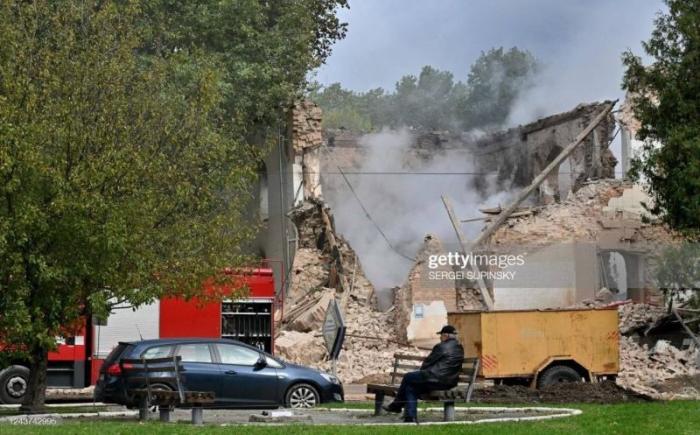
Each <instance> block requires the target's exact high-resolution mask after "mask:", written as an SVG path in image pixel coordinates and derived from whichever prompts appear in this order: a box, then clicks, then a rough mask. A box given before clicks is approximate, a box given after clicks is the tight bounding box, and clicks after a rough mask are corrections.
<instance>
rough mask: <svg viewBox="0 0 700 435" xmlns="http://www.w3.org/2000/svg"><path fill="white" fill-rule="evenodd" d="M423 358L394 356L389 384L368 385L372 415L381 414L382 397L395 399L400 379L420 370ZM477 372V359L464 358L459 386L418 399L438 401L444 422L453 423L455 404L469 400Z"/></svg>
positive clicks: (404, 355)
mask: <svg viewBox="0 0 700 435" xmlns="http://www.w3.org/2000/svg"><path fill="white" fill-rule="evenodd" d="M424 359H425V357H423V356H419V355H407V354H401V353H397V354H394V369H393V371H392V373H391V384H368V385H367V393H369V394H374V415H379V414H381V412H382V405H383V404H384V397H385V396H391V397H396V393H397V392H398V390H399V384H400V383H401V378H403V376H404V375H405V374H406V373H408V372H412V371H416V370H420V365H421V364H422V362H423V360H424ZM478 372H479V358H465V359H464V361H463V362H462V370H461V371H460V373H459V384H457V386H456V387H454V388H451V389H449V390H436V391H432V392H430V393H428V394H424V395H422V396H421V397H420V399H421V400H432V401H440V402H442V404H443V409H444V420H445V421H454V419H455V402H456V401H464V402H465V403H466V402H469V401H470V400H471V396H472V391H474V384H475V383H476V375H477V373H478Z"/></svg>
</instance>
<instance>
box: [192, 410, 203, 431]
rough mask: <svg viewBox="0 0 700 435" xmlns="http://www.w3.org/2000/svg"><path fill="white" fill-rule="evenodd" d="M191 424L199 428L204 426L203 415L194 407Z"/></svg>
mask: <svg viewBox="0 0 700 435" xmlns="http://www.w3.org/2000/svg"><path fill="white" fill-rule="evenodd" d="M192 424H193V425H195V426H201V425H203V424H204V413H203V412H202V408H200V407H199V406H195V407H193V408H192Z"/></svg>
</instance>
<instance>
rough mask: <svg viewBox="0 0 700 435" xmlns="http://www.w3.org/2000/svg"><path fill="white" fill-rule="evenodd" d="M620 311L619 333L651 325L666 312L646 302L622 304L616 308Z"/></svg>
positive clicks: (626, 332)
mask: <svg viewBox="0 0 700 435" xmlns="http://www.w3.org/2000/svg"><path fill="white" fill-rule="evenodd" d="M618 312H619V313H620V333H621V334H625V335H626V334H629V333H631V332H633V331H635V330H636V329H638V328H640V327H642V326H645V325H651V324H653V323H654V322H656V321H657V320H658V319H659V318H660V317H662V316H664V315H665V314H666V310H664V309H663V308H661V307H657V306H654V305H648V304H624V305H620V307H619V308H618Z"/></svg>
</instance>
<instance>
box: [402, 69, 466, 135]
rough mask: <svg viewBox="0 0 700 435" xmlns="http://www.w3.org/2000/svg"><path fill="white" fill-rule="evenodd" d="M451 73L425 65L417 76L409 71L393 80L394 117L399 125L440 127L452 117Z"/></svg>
mask: <svg viewBox="0 0 700 435" xmlns="http://www.w3.org/2000/svg"><path fill="white" fill-rule="evenodd" d="M453 87H454V80H453V76H452V73H451V72H449V71H440V70H437V69H435V68H433V67H431V66H424V67H423V69H422V70H421V72H420V75H419V76H418V77H417V78H416V77H414V76H411V75H408V76H404V77H402V78H401V79H400V80H399V81H398V82H397V83H396V92H395V94H394V95H393V109H394V119H395V122H396V124H398V125H407V126H412V127H422V128H425V129H430V130H442V129H447V128H449V127H450V124H451V120H452V119H453V116H454V115H453V113H452V112H453V111H452V107H450V105H449V103H450V101H451V100H450V95H451V93H452V89H453Z"/></svg>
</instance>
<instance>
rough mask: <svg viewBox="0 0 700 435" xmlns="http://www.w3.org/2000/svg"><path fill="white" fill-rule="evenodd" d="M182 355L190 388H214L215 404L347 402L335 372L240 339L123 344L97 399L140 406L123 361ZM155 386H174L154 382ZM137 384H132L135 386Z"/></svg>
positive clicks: (106, 368) (103, 374) (106, 369)
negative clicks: (298, 362) (132, 393)
mask: <svg viewBox="0 0 700 435" xmlns="http://www.w3.org/2000/svg"><path fill="white" fill-rule="evenodd" d="M173 355H179V356H180V357H181V358H182V366H183V368H184V370H185V371H184V373H183V375H184V377H185V385H184V388H185V389H186V390H189V391H213V392H214V394H215V396H216V402H215V404H214V406H219V407H226V408H230V407H234V408H277V407H279V406H283V407H287V408H310V407H313V406H316V405H318V404H319V403H327V402H342V401H343V400H344V393H343V386H342V384H341V383H340V381H339V380H338V378H336V377H335V376H332V375H330V374H327V373H323V372H321V371H318V370H314V369H311V368H308V367H303V366H299V365H295V364H290V363H287V362H284V361H281V360H279V359H277V358H275V357H273V356H272V355H270V354H268V353H266V352H262V351H260V350H259V349H258V348H255V347H253V346H249V345H247V344H244V343H241V342H239V341H236V340H229V339H161V340H144V341H137V342H130V343H119V345H118V346H117V347H115V348H114V350H112V352H111V353H110V354H109V356H108V357H107V359H106V360H105V362H104V364H103V366H102V368H101V369H100V378H99V381H98V382H97V386H96V387H95V398H96V399H97V400H99V401H101V402H105V403H117V404H121V405H126V406H129V407H133V406H136V403H134V402H133V399H130V397H129V395H128V394H127V392H126V388H125V383H124V377H123V375H122V373H121V368H120V366H119V360H121V359H127V358H128V359H138V358H146V359H149V358H163V357H170V356H173ZM151 386H152V387H153V388H162V389H170V390H173V391H174V390H175V389H176V387H175V386H174V385H169V384H168V383H167V382H164V383H163V385H161V384H160V383H158V382H157V381H151ZM132 387H133V385H132Z"/></svg>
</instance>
